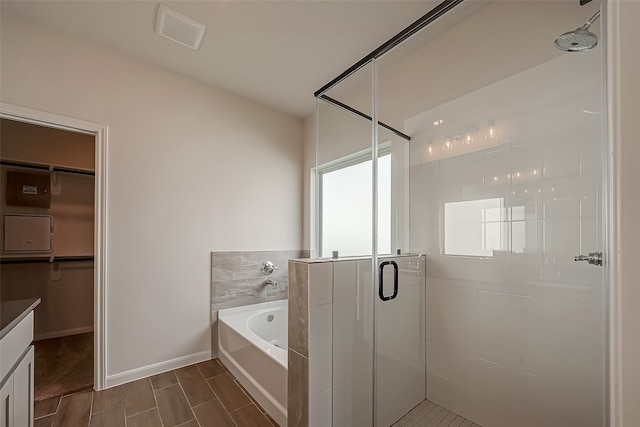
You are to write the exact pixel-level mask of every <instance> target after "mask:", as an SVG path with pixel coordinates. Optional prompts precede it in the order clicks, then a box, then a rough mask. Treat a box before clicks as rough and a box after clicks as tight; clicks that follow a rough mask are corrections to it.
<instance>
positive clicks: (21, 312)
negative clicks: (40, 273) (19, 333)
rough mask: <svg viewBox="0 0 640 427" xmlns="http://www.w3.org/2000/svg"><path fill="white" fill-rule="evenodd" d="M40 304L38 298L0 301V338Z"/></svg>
mask: <svg viewBox="0 0 640 427" xmlns="http://www.w3.org/2000/svg"><path fill="white" fill-rule="evenodd" d="M38 304H40V298H29V299H18V300H11V301H2V302H0V339H2V338H3V337H4V336H5V335H7V334H8V333H9V331H10V330H11V329H13V327H14V326H16V325H17V324H18V323H20V321H21V320H22V319H24V318H25V317H26V316H27V314H29V313H30V312H31V310H33V309H34V308H36V306H37V305H38Z"/></svg>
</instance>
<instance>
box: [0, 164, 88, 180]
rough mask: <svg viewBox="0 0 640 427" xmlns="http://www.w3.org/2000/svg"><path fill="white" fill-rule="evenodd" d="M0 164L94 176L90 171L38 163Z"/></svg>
mask: <svg viewBox="0 0 640 427" xmlns="http://www.w3.org/2000/svg"><path fill="white" fill-rule="evenodd" d="M0 164H1V165H3V166H15V167H20V168H29V169H38V170H43V171H49V170H52V169H53V171H54V172H65V173H75V174H77V175H88V176H95V174H96V173H95V172H94V171H90V170H84V169H74V168H66V167H64V166H50V165H44V164H38V163H29V162H20V161H16V160H0Z"/></svg>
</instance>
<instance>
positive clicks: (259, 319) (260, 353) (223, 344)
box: [218, 300, 288, 426]
mask: <svg viewBox="0 0 640 427" xmlns="http://www.w3.org/2000/svg"><path fill="white" fill-rule="evenodd" d="M287 325H288V309H287V300H281V301H272V302H265V303H261V304H254V305H248V306H244V307H236V308H227V309H224V310H220V311H219V312H218V357H219V358H220V360H222V362H223V363H224V364H225V366H226V367H227V368H228V369H229V370H230V371H231V372H232V373H233V375H235V377H236V378H237V379H238V381H240V384H242V385H243V386H244V388H246V389H247V391H249V393H251V396H253V398H254V399H255V400H256V401H257V402H258V403H259V404H260V405H261V406H262V407H263V408H264V409H265V410H266V411H267V412H268V413H269V415H271V417H272V418H273V419H274V420H275V421H276V422H278V424H280V425H281V426H285V425H287V347H288V346H287Z"/></svg>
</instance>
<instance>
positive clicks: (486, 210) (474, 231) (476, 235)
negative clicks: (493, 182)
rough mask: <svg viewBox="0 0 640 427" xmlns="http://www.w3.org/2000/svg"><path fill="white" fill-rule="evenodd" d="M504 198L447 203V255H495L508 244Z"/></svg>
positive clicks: (445, 220) (445, 210)
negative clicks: (494, 253)
mask: <svg viewBox="0 0 640 427" xmlns="http://www.w3.org/2000/svg"><path fill="white" fill-rule="evenodd" d="M504 217H505V208H504V201H503V199H502V198H495V199H482V200H469V201H465V202H451V203H445V204H444V253H445V254H446V255H467V256H483V257H490V256H493V251H500V250H504V249H505V247H504V246H505V244H506V242H507V236H506V234H507V233H506V229H507V227H506V223H505V222H503V219H504Z"/></svg>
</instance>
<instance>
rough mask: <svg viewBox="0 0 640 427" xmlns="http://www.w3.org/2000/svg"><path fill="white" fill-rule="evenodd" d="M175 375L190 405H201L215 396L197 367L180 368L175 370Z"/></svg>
mask: <svg viewBox="0 0 640 427" xmlns="http://www.w3.org/2000/svg"><path fill="white" fill-rule="evenodd" d="M194 367H195V366H194ZM176 375H177V376H178V381H179V382H180V385H181V386H182V390H184V394H185V395H186V396H187V400H188V401H189V404H190V405H191V406H197V405H201V404H203V403H205V402H208V401H210V400H214V399H215V398H216V397H215V396H214V394H213V391H212V390H211V387H209V384H207V380H205V379H204V377H203V376H202V374H201V373H200V371H199V370H198V369H190V370H182V369H180V370H177V371H176Z"/></svg>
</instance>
